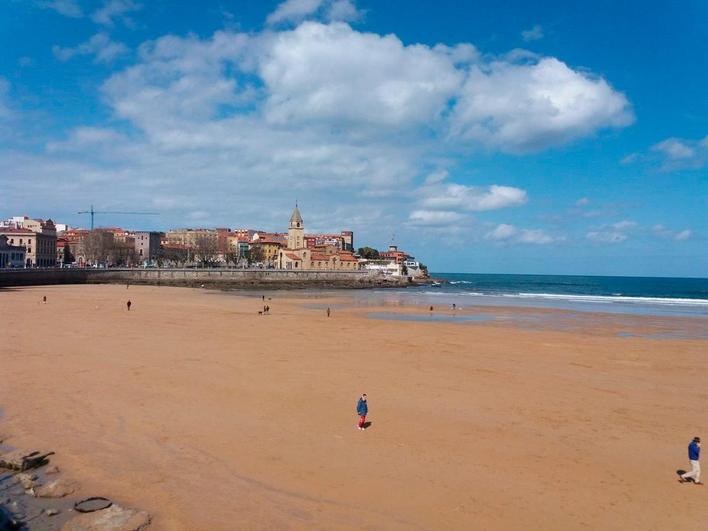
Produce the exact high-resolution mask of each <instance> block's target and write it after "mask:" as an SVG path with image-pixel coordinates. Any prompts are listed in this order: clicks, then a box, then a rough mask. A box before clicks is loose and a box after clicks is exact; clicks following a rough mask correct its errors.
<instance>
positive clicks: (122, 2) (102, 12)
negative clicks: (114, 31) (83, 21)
mask: <svg viewBox="0 0 708 531" xmlns="http://www.w3.org/2000/svg"><path fill="white" fill-rule="evenodd" d="M140 9H142V5H140V4H138V3H136V2H133V0H106V2H105V3H104V4H103V6H102V7H100V8H99V9H97V10H96V11H94V12H93V14H92V15H91V20H93V21H94V22H95V23H96V24H102V25H104V26H113V25H114V24H115V22H116V21H121V22H123V24H125V25H126V26H127V27H133V25H134V23H133V20H132V19H131V18H130V17H128V16H126V13H131V12H133V11H138V10H140Z"/></svg>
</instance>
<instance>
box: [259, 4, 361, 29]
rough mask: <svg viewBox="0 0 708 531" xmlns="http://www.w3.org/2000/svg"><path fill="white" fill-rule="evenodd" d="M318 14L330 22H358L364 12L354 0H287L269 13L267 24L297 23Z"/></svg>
mask: <svg viewBox="0 0 708 531" xmlns="http://www.w3.org/2000/svg"><path fill="white" fill-rule="evenodd" d="M316 15H321V16H322V18H324V19H325V20H327V21H329V22H356V21H357V20H360V19H361V18H362V17H363V12H362V11H360V10H359V9H358V8H357V6H356V3H355V2H354V1H353V0H285V2H281V3H280V4H278V6H277V7H276V9H275V11H273V12H272V13H271V14H269V15H268V17H267V18H266V24H268V25H269V26H275V25H279V24H297V23H300V22H302V21H303V20H305V19H306V18H310V17H314V16H316Z"/></svg>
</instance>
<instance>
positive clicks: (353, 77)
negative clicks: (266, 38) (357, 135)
mask: <svg viewBox="0 0 708 531" xmlns="http://www.w3.org/2000/svg"><path fill="white" fill-rule="evenodd" d="M259 73H260V76H261V78H262V79H263V82H264V84H265V87H266V89H267V91H268V94H269V96H268V99H267V101H266V108H265V109H266V118H267V119H268V120H269V121H271V122H275V123H317V122H326V123H328V124H332V123H337V124H338V126H340V127H343V126H347V125H348V124H358V125H364V126H371V127H396V128H399V127H408V126H421V125H423V124H428V123H430V122H434V121H436V120H437V119H438V118H439V117H440V116H441V114H442V113H443V111H444V109H445V107H446V104H447V101H448V100H449V99H450V98H451V97H453V95H454V94H455V92H456V91H457V90H458V88H459V86H460V83H461V81H462V79H463V74H462V73H461V72H460V71H458V70H457V69H456V68H455V66H454V64H453V62H452V60H451V59H450V57H449V56H448V55H446V54H443V53H440V52H436V51H434V50H433V49H431V48H430V47H428V46H423V45H414V46H405V45H404V44H403V43H402V42H401V41H400V40H399V39H398V38H397V37H395V36H394V35H387V36H380V35H377V34H375V33H363V32H358V31H355V30H353V29H352V28H351V27H350V26H348V25H346V24H341V23H335V24H329V25H325V24H320V23H317V22H305V23H303V24H301V25H300V26H298V27H297V28H296V29H295V30H293V31H287V32H281V33H279V34H278V35H277V36H276V37H275V38H274V39H273V41H272V42H271V43H269V47H268V50H267V52H266V53H265V54H264V56H263V57H262V59H261V60H260V64H259Z"/></svg>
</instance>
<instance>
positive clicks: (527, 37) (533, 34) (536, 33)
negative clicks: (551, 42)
mask: <svg viewBox="0 0 708 531" xmlns="http://www.w3.org/2000/svg"><path fill="white" fill-rule="evenodd" d="M521 38H522V39H524V41H526V42H531V41H538V40H540V39H543V28H542V27H541V26H540V25H539V24H536V25H535V26H534V27H533V28H530V29H527V30H524V31H522V32H521Z"/></svg>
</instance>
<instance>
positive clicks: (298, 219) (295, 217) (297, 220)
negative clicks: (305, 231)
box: [290, 202, 304, 229]
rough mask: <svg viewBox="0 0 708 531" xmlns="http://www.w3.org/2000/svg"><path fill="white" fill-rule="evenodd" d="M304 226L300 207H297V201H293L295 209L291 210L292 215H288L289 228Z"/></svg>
mask: <svg viewBox="0 0 708 531" xmlns="http://www.w3.org/2000/svg"><path fill="white" fill-rule="evenodd" d="M303 226H304V222H303V221H302V216H301V215H300V209H299V208H298V207H297V202H296V203H295V210H293V214H292V216H290V228H298V229H299V228H300V227H303Z"/></svg>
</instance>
